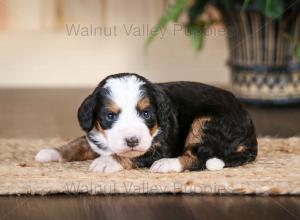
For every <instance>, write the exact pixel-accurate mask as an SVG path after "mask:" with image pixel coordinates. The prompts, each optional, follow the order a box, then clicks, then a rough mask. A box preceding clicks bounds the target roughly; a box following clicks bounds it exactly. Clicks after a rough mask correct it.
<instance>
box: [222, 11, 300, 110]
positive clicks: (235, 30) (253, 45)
mask: <svg viewBox="0 0 300 220" xmlns="http://www.w3.org/2000/svg"><path fill="white" fill-rule="evenodd" d="M221 12H222V14H223V19H224V22H225V26H226V28H227V30H228V42H229V49H230V60H229V66H230V67H231V73H232V74H231V76H232V86H233V91H234V93H235V94H236V95H237V96H238V97H239V98H240V99H242V100H244V101H246V102H248V103H261V104H288V103H300V65H299V63H297V60H296V56H295V53H294V49H295V42H297V41H299V39H300V10H299V8H296V9H295V8H291V9H290V10H286V12H285V13H284V14H283V16H282V17H281V19H279V20H274V19H270V18H268V17H266V16H264V15H263V14H262V13H260V12H259V11H257V10H255V8H251V7H249V8H248V9H247V10H241V8H240V7H238V6H237V7H233V8H230V9H229V8H227V9H226V8H221Z"/></svg>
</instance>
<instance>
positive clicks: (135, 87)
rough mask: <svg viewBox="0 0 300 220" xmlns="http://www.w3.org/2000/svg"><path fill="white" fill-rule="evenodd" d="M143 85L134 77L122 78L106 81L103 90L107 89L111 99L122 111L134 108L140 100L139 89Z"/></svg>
mask: <svg viewBox="0 0 300 220" xmlns="http://www.w3.org/2000/svg"><path fill="white" fill-rule="evenodd" d="M143 84H145V82H143V81H141V80H140V79H139V78H137V77H136V76H132V75H129V76H124V77H120V78H111V79H108V80H107V82H106V84H105V85H104V88H107V89H109V91H110V97H111V99H112V100H113V101H114V102H115V103H116V104H117V105H118V106H119V107H120V108H123V110H124V109H129V108H131V109H132V108H133V107H134V108H135V106H136V105H137V102H138V101H139V99H140V98H141V89H140V87H141V86H142V85H143Z"/></svg>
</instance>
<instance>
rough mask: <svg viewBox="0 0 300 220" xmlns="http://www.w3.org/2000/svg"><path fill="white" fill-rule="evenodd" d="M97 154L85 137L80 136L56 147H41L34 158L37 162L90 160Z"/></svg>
mask: <svg viewBox="0 0 300 220" xmlns="http://www.w3.org/2000/svg"><path fill="white" fill-rule="evenodd" d="M98 156H99V155H98V154H97V153H95V152H94V151H93V150H92V149H91V147H90V145H89V143H88V142H87V139H86V137H85V136H82V137H79V138H76V139H74V140H73V141H71V142H70V143H68V144H65V145H63V146H60V147H57V148H48V149H42V150H41V151H39V152H38V154H37V155H36V156H35V160H36V161H39V162H49V161H63V162H68V161H82V160H92V159H95V158H96V157H98Z"/></svg>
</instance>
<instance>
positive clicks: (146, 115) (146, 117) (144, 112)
mask: <svg viewBox="0 0 300 220" xmlns="http://www.w3.org/2000/svg"><path fill="white" fill-rule="evenodd" d="M142 117H143V118H144V119H150V118H151V113H150V112H149V111H143V112H142Z"/></svg>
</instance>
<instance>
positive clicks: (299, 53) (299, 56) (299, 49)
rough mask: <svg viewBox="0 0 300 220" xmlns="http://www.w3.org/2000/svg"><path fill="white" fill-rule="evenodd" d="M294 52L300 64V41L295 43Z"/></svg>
mask: <svg viewBox="0 0 300 220" xmlns="http://www.w3.org/2000/svg"><path fill="white" fill-rule="evenodd" d="M295 53H296V58H297V61H298V63H299V64H300V42H299V43H297V45H296V48H295Z"/></svg>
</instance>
